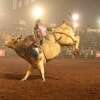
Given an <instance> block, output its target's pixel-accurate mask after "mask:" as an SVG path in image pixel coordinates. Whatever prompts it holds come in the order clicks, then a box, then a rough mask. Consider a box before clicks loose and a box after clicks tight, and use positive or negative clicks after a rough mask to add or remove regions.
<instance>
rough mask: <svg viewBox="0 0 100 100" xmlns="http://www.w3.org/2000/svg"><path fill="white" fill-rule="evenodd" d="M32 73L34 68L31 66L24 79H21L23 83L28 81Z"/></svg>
mask: <svg viewBox="0 0 100 100" xmlns="http://www.w3.org/2000/svg"><path fill="white" fill-rule="evenodd" d="M31 73H32V66H31V65H29V66H28V70H27V71H26V74H25V76H24V78H22V79H21V81H25V80H27V79H28V77H29V76H30V75H31Z"/></svg>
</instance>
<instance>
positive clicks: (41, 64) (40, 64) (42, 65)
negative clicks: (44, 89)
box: [38, 60, 45, 82]
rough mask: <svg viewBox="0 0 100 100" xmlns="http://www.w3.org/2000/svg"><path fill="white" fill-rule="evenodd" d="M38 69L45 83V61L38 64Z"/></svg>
mask: <svg viewBox="0 0 100 100" xmlns="http://www.w3.org/2000/svg"><path fill="white" fill-rule="evenodd" d="M38 69H39V71H40V73H41V75H42V80H43V82H45V76H44V74H45V73H44V64H43V60H41V61H40V62H39V63H38Z"/></svg>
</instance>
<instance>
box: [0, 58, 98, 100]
mask: <svg viewBox="0 0 100 100" xmlns="http://www.w3.org/2000/svg"><path fill="white" fill-rule="evenodd" d="M27 65H28V64H27V63H26V62H25V61H24V60H22V59H20V58H18V57H17V58H0V100H100V59H92V60H87V59H85V60H83V59H55V60H52V61H50V62H49V63H47V64H46V67H45V70H46V74H45V75H46V82H45V83H43V82H42V80H41V76H40V74H39V72H38V71H37V70H36V69H35V70H34V71H33V75H32V76H31V77H30V78H29V79H28V80H27V81H24V82H21V81H20V79H21V78H22V77H23V76H24V73H25V71H26V69H27Z"/></svg>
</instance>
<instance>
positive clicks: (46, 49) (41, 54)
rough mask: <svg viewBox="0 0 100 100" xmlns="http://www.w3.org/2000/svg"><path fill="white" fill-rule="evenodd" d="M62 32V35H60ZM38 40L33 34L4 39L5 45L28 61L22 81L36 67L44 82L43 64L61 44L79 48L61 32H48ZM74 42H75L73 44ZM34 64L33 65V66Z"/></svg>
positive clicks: (53, 56) (58, 50)
mask: <svg viewBox="0 0 100 100" xmlns="http://www.w3.org/2000/svg"><path fill="white" fill-rule="evenodd" d="M61 34H62V35H61ZM40 42H41V41H40V40H39V39H38V38H36V37H34V36H33V35H29V36H26V37H25V38H23V36H22V35H20V36H17V37H11V38H10V39H7V40H6V41H5V45H6V46H7V47H8V48H11V49H13V50H14V51H15V52H16V53H17V54H18V55H19V56H20V57H21V58H23V59H24V60H26V61H27V62H28V63H29V66H28V68H27V71H26V74H25V76H24V77H23V78H22V79H21V80H22V81H24V80H27V79H28V77H29V76H30V75H31V74H32V69H33V68H37V69H38V70H39V71H40V73H41V76H42V80H43V82H45V80H46V79H45V70H44V69H45V67H44V66H45V64H46V63H47V61H49V60H51V59H54V58H55V57H57V56H58V55H59V54H60V52H61V46H62V45H64V46H72V47H74V48H75V49H74V50H77V49H78V48H79V37H78V42H75V41H73V40H72V39H71V37H70V36H67V35H65V34H64V33H63V32H62V33H59V32H58V33H57V32H53V33H49V34H48V35H47V36H46V37H45V38H44V39H43V40H42V44H40ZM75 43H76V44H75ZM33 65H34V66H33Z"/></svg>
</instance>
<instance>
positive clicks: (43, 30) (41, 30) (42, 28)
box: [34, 20, 47, 40]
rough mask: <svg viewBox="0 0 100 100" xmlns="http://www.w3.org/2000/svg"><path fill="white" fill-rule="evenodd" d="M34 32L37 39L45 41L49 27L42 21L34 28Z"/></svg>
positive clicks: (38, 21) (37, 22)
mask: <svg viewBox="0 0 100 100" xmlns="http://www.w3.org/2000/svg"><path fill="white" fill-rule="evenodd" d="M34 32H35V36H36V38H39V39H40V40H43V38H44V37H45V36H46V35H47V27H46V25H45V24H44V23H43V22H42V21H41V20H37V21H36V24H35V26H34Z"/></svg>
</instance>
